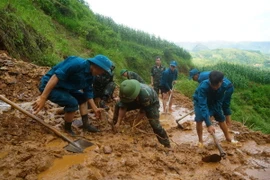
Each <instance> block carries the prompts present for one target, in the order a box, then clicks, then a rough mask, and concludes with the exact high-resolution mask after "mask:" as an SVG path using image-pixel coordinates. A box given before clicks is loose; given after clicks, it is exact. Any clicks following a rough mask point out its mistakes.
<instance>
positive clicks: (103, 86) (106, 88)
mask: <svg viewBox="0 0 270 180" xmlns="http://www.w3.org/2000/svg"><path fill="white" fill-rule="evenodd" d="M114 68H115V66H114V65H112V67H111V71H112V72H111V74H109V73H103V74H101V75H96V76H95V78H94V83H93V89H94V100H95V102H96V104H99V107H100V108H105V110H108V109H109V107H108V106H107V105H106V103H107V102H108V101H109V99H110V98H113V92H114V89H115V86H116V84H115V83H114V81H113V76H114V74H113V70H114Z"/></svg>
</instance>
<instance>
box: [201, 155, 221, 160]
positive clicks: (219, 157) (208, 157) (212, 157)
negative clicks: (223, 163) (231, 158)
mask: <svg viewBox="0 0 270 180" xmlns="http://www.w3.org/2000/svg"><path fill="white" fill-rule="evenodd" d="M220 160H221V156H220V155H218V154H212V155H210V156H206V157H203V158H202V161H203V162H219V161H220Z"/></svg>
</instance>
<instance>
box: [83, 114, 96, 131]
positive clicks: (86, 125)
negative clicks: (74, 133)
mask: <svg viewBox="0 0 270 180" xmlns="http://www.w3.org/2000/svg"><path fill="white" fill-rule="evenodd" d="M82 122H83V130H86V131H88V132H93V133H96V132H100V130H99V129H97V128H96V127H95V126H92V125H90V124H89V122H88V116H87V114H86V115H83V116H82Z"/></svg>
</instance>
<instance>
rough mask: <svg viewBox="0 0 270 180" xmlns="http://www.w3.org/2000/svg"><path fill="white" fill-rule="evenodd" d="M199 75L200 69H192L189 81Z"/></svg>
mask: <svg viewBox="0 0 270 180" xmlns="http://www.w3.org/2000/svg"><path fill="white" fill-rule="evenodd" d="M198 73H199V71H198V69H192V70H190V71H189V79H192V78H193V76H195V75H196V74H198Z"/></svg>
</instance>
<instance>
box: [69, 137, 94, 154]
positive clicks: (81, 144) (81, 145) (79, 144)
mask: <svg viewBox="0 0 270 180" xmlns="http://www.w3.org/2000/svg"><path fill="white" fill-rule="evenodd" d="M73 143H74V144H75V145H76V146H74V145H73V144H71V143H69V144H68V145H67V146H65V147H64V149H65V150H67V151H69V152H74V153H82V152H83V150H84V149H85V148H87V147H90V146H92V145H93V143H91V142H89V141H86V140H83V139H77V140H76V141H74V142H73Z"/></svg>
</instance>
